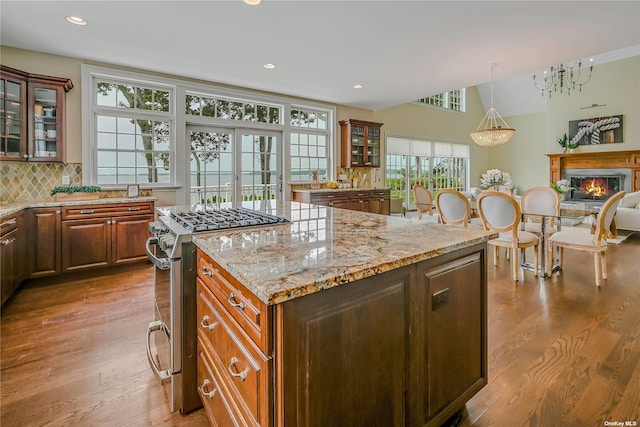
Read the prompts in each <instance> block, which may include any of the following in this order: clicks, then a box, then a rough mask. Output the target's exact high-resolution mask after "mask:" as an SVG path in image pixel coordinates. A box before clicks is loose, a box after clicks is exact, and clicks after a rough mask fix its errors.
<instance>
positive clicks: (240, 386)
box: [197, 280, 269, 425]
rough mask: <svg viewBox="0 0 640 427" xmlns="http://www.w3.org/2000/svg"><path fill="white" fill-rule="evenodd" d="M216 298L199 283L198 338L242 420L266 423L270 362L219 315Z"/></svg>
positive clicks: (222, 314) (230, 323)
mask: <svg viewBox="0 0 640 427" xmlns="http://www.w3.org/2000/svg"><path fill="white" fill-rule="evenodd" d="M217 305H218V304H217V303H216V298H215V297H214V296H213V295H212V294H211V293H210V291H209V289H208V288H207V286H206V285H205V284H204V283H203V282H202V281H201V280H198V308H197V312H198V314H197V315H198V317H197V318H198V322H199V326H198V337H199V339H200V341H199V342H200V344H201V345H202V346H203V347H204V349H205V350H206V351H208V352H209V354H210V355H211V359H212V361H213V365H214V366H215V368H216V369H217V370H218V371H219V372H220V376H221V378H222V381H223V383H224V384H225V385H226V386H227V387H228V389H229V391H230V395H231V396H233V397H234V401H235V402H236V403H238V407H239V408H240V410H241V411H242V412H243V413H245V416H246V417H247V418H248V417H251V418H253V419H254V420H256V423H257V424H262V425H266V424H263V423H262V422H263V421H264V420H266V419H267V400H266V396H267V394H268V393H267V390H268V389H267V381H268V375H267V370H268V363H269V360H267V358H266V357H265V356H264V355H263V354H261V353H260V351H258V350H257V349H255V348H254V347H253V346H252V345H251V343H248V342H243V340H242V335H241V334H239V333H238V331H237V330H236V329H235V327H234V326H233V323H232V322H231V319H230V318H228V317H227V316H228V315H225V314H224V311H223V310H220V311H218V309H217V308H219V307H217Z"/></svg>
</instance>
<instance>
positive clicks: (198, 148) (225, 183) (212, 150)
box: [189, 130, 234, 204]
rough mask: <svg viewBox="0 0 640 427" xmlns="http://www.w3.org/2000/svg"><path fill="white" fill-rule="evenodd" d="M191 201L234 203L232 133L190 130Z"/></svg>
mask: <svg viewBox="0 0 640 427" xmlns="http://www.w3.org/2000/svg"><path fill="white" fill-rule="evenodd" d="M189 135H190V142H191V164H190V187H191V189H190V193H191V197H190V202H191V204H220V203H231V202H233V200H234V197H233V182H234V179H233V177H234V174H233V150H232V149H233V146H232V140H233V137H232V134H231V133H229V132H226V131H221V132H216V131H214V130H211V131H190V132H189Z"/></svg>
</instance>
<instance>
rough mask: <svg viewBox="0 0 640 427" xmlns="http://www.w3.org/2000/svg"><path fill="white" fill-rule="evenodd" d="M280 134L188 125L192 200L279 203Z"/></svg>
mask: <svg viewBox="0 0 640 427" xmlns="http://www.w3.org/2000/svg"><path fill="white" fill-rule="evenodd" d="M281 135H282V134H281V133H280V132H271V131H264V130H254V129H251V130H249V129H242V128H221V127H220V128H218V127H212V126H195V125H189V126H187V142H188V144H189V150H190V153H189V155H190V161H189V166H190V168H189V194H190V204H217V205H223V206H225V207H229V206H234V207H237V206H245V207H249V208H252V209H262V210H264V209H268V208H269V207H274V208H275V204H276V203H277V202H278V201H279V200H280V199H281V198H282V197H283V192H282V158H281V157H282V156H281V154H280V153H282V136H281Z"/></svg>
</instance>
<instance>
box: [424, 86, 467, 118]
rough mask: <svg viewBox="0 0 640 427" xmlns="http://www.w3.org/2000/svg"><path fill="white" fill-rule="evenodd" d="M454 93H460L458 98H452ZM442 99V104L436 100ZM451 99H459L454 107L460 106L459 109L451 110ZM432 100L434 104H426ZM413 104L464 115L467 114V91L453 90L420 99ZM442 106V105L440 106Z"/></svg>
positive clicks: (463, 89)
mask: <svg viewBox="0 0 640 427" xmlns="http://www.w3.org/2000/svg"><path fill="white" fill-rule="evenodd" d="M454 92H460V96H459V97H454V96H453V93H454ZM440 97H441V98H442V102H440V101H439V99H438V98H440ZM452 98H460V99H461V101H460V102H459V103H458V102H456V103H455V105H458V104H459V105H460V108H453V107H452V105H451V104H452V101H451V99H452ZM430 99H431V100H434V102H436V103H431V102H428V100H430ZM413 104H418V105H426V106H429V107H433V108H441V109H445V110H447V111H454V112H456V113H466V112H467V89H466V88H461V89H454V90H450V91H448V92H442V93H438V94H435V95H432V96H427V97H424V98H420V99H418V100H416V101H414V102H413ZM440 104H442V105H440Z"/></svg>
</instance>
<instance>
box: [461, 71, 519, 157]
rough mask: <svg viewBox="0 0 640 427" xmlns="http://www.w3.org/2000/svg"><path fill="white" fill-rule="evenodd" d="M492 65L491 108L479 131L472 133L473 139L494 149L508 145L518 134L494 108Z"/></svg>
mask: <svg viewBox="0 0 640 427" xmlns="http://www.w3.org/2000/svg"><path fill="white" fill-rule="evenodd" d="M495 65H496V64H491V108H489V111H487V114H485V116H484V119H482V121H481V122H480V124H479V125H478V127H477V129H476V130H475V131H473V132H471V139H473V142H475V143H476V144H478V145H480V146H483V147H493V146H496V145H502V144H506V143H507V142H509V141H510V140H511V138H513V135H515V134H516V130H515V129H513V128H510V127H509V125H508V124H507V122H505V121H504V119H503V118H502V117H501V116H500V114H498V111H497V110H496V109H495V108H493V67H494V66H495Z"/></svg>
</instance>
